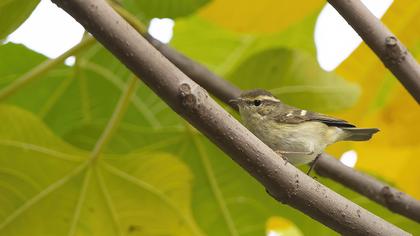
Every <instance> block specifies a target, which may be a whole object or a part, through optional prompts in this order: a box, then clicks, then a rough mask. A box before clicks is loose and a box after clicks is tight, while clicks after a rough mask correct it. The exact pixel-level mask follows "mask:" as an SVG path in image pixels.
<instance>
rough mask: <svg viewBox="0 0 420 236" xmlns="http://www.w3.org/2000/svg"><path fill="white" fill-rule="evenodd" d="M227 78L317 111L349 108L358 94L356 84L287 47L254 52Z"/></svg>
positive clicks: (291, 103) (286, 101)
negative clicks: (267, 90)
mask: <svg viewBox="0 0 420 236" xmlns="http://www.w3.org/2000/svg"><path fill="white" fill-rule="evenodd" d="M228 78H229V80H231V81H232V82H233V83H234V84H237V85H239V86H240V87H241V88H244V89H253V88H265V89H269V90H271V91H272V92H273V94H274V95H276V96H278V97H279V98H280V99H281V100H282V101H283V102H285V103H287V104H290V105H294V106H298V107H301V108H305V109H313V110H317V111H329V112H331V111H338V110H340V109H343V108H349V107H351V105H353V104H354V103H355V102H356V100H357V98H358V96H359V93H360V91H359V88H358V86H357V85H356V84H353V83H350V82H348V81H345V80H344V79H342V78H340V77H339V76H337V75H335V74H334V73H332V72H325V71H323V70H322V69H321V68H319V66H318V64H317V62H316V61H315V60H314V59H313V58H312V57H310V56H309V55H307V54H305V53H303V52H302V51H297V50H289V49H272V50H267V51H263V52H261V53H258V54H256V55H254V56H252V57H251V58H249V59H248V60H246V61H245V62H243V63H242V64H241V65H240V66H239V67H238V68H237V69H236V70H235V71H234V72H233V73H232V74H231V75H230V76H229V77H228Z"/></svg>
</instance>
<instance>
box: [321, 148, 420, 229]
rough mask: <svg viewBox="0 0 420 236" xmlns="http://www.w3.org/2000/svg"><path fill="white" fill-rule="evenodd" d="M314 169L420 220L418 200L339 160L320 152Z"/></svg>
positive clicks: (390, 207) (398, 211) (400, 212)
mask: <svg viewBox="0 0 420 236" xmlns="http://www.w3.org/2000/svg"><path fill="white" fill-rule="evenodd" d="M315 170H316V171H317V173H318V174H320V175H321V176H325V177H328V178H333V179H334V180H336V181H338V182H340V183H341V184H343V185H345V186H347V187H349V188H351V189H353V190H355V191H356V192H359V193H361V194H363V195H365V196H366V197H368V198H370V199H372V200H373V201H375V202H377V203H379V204H382V205H384V206H386V207H387V208H388V209H390V210H391V211H393V212H395V213H399V214H401V215H404V216H406V217H408V218H411V219H413V220H415V221H417V222H420V202H419V201H417V200H416V199H414V198H412V197H411V196H408V195H407V194H405V193H403V192H400V191H398V190H397V189H395V188H393V187H390V186H389V185H386V184H384V183H382V182H380V181H378V180H376V179H374V178H372V177H370V176H368V175H365V174H363V173H360V172H357V171H355V170H354V169H352V168H349V167H347V166H345V165H343V164H341V162H339V161H337V160H336V159H335V158H334V157H332V156H330V155H328V154H325V153H324V154H322V156H321V158H319V160H318V162H317V164H316V165H315Z"/></svg>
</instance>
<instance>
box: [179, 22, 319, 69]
mask: <svg viewBox="0 0 420 236" xmlns="http://www.w3.org/2000/svg"><path fill="white" fill-rule="evenodd" d="M316 19H317V14H312V15H310V16H307V17H306V18H304V19H303V20H302V21H300V22H298V23H296V24H295V25H293V26H291V27H289V28H287V29H285V30H284V31H281V32H278V33H273V34H265V35H259V36H256V35H251V34H239V33H234V32H231V31H228V30H224V29H222V28H220V27H218V26H216V25H214V24H212V23H210V22H208V21H206V20H204V19H202V18H200V17H198V16H192V17H189V18H185V19H179V20H177V21H176V23H175V27H174V37H173V39H172V41H171V45H172V46H173V47H174V48H176V49H178V50H179V51H180V52H182V53H184V54H186V55H187V56H188V57H190V58H193V59H195V60H197V61H198V62H200V63H202V64H204V65H206V66H207V67H209V68H210V69H211V70H212V71H214V72H216V73H217V74H219V75H221V76H226V75H227V74H229V73H230V72H231V71H232V70H234V69H235V68H236V67H237V66H238V65H240V64H241V63H242V62H243V61H244V60H246V59H247V58H248V57H250V56H252V55H253V54H256V53H258V52H261V51H265V50H268V49H272V48H278V47H287V48H293V49H300V50H304V51H306V52H308V53H310V54H311V55H313V56H315V43H314V41H313V38H312V35H313V32H314V28H315V21H316ZM191 35H194V37H191Z"/></svg>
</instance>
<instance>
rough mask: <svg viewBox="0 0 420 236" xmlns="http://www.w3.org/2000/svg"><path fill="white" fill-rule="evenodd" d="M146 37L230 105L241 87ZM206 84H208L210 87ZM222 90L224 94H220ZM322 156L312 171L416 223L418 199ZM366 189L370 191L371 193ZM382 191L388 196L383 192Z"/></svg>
mask: <svg viewBox="0 0 420 236" xmlns="http://www.w3.org/2000/svg"><path fill="white" fill-rule="evenodd" d="M146 38H147V39H148V40H149V41H150V42H151V43H152V44H153V45H155V47H156V48H157V49H158V50H159V51H160V52H161V53H162V54H163V55H165V56H166V57H167V58H168V59H169V60H170V61H171V62H172V63H174V64H175V65H177V66H178V68H179V69H181V70H182V71H183V72H184V73H185V74H186V75H188V76H189V77H190V78H191V79H193V80H194V81H195V82H197V83H198V84H200V85H201V86H203V87H204V88H205V89H206V90H208V91H209V92H210V93H211V94H214V95H215V96H216V97H218V98H219V99H221V100H222V101H223V102H225V103H226V104H229V100H230V99H232V98H235V97H237V95H238V94H240V90H239V89H238V88H236V87H235V86H234V85H232V84H231V83H229V82H228V81H226V80H223V81H219V80H222V79H221V78H220V77H218V76H216V75H214V74H213V73H212V72H210V71H209V70H207V69H205V68H204V67H203V66H202V65H200V64H198V63H197V62H194V61H193V60H191V59H189V58H186V57H185V56H184V55H182V54H181V53H179V52H177V51H175V50H174V49H172V48H169V47H168V46H167V45H166V44H163V43H161V42H159V41H158V40H156V39H153V38H152V37H151V36H148V37H146ZM200 67H201V68H200ZM191 68H194V69H191ZM197 68H198V69H197ZM197 71H199V72H200V73H198V72H197ZM203 81H205V82H203ZM209 84H210V85H211V86H209ZM221 93H222V94H223V96H220V95H219V94H221ZM229 105H230V104H229ZM232 108H233V109H237V107H236V106H232ZM323 156H325V157H322V158H320V161H318V162H317V164H316V168H315V170H316V171H317V172H321V171H322V173H323V174H322V175H323V176H325V177H328V178H330V179H333V180H335V181H337V182H339V183H341V184H343V185H344V186H346V187H348V188H350V189H352V190H354V191H356V192H358V193H360V194H362V195H365V196H366V197H368V198H370V199H371V200H373V201H376V202H377V203H379V204H382V205H383V206H385V207H387V208H388V209H389V210H391V211H393V212H395V213H399V214H401V215H404V216H406V217H408V218H411V219H413V220H415V221H417V222H420V201H418V200H416V199H414V198H413V197H411V196H409V195H406V194H404V193H402V192H400V191H398V190H397V189H395V188H392V187H390V186H387V185H384V184H383V183H382V182H380V181H378V180H375V179H374V178H372V177H370V176H367V175H364V174H361V173H359V172H358V171H356V170H354V169H350V168H348V167H347V166H345V165H343V164H342V163H341V162H339V161H337V160H336V159H335V158H332V157H331V156H329V155H327V154H324V155H323ZM327 157H328V158H327ZM332 166H334V168H331V167H332ZM344 170H345V173H346V174H345V177H346V178H343V171H344ZM368 190H372V192H370V191H368ZM388 190H389V191H388ZM385 193H386V194H387V195H385ZM385 196H386V197H385Z"/></svg>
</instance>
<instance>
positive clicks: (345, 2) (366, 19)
mask: <svg viewBox="0 0 420 236" xmlns="http://www.w3.org/2000/svg"><path fill="white" fill-rule="evenodd" d="M328 2H329V3H330V4H331V5H332V6H333V7H334V8H335V9H336V10H337V11H338V12H339V13H340V14H341V16H342V17H343V18H344V19H345V20H346V21H347V22H348V23H349V24H350V25H351V26H352V27H353V29H354V30H355V31H356V32H357V33H358V34H359V35H360V37H362V39H363V40H364V41H365V42H366V44H367V45H368V46H369V47H370V48H371V49H372V50H373V52H375V54H376V55H377V56H378V57H379V59H381V61H382V62H383V63H384V65H385V66H386V67H387V68H388V69H389V70H390V71H391V72H392V73H393V74H394V75H395V77H397V79H398V80H399V81H400V82H401V83H402V84H403V85H404V87H405V89H407V90H408V91H409V92H410V93H411V96H413V97H414V98H415V99H416V101H417V103H420V66H419V64H418V63H417V61H416V59H414V57H413V56H412V55H411V53H410V52H409V51H408V50H407V48H406V47H405V46H404V45H403V44H402V43H401V42H400V41H399V40H398V39H397V37H396V36H395V35H394V34H393V33H392V32H391V31H389V29H388V28H387V27H386V26H385V25H384V24H382V23H381V21H380V20H379V19H378V18H377V17H376V16H374V15H373V14H372V13H371V12H370V11H369V9H367V7H366V6H365V5H363V3H362V2H361V1H360V0H328Z"/></svg>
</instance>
